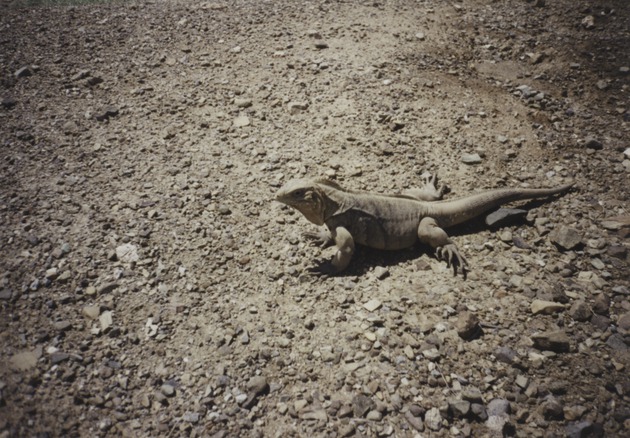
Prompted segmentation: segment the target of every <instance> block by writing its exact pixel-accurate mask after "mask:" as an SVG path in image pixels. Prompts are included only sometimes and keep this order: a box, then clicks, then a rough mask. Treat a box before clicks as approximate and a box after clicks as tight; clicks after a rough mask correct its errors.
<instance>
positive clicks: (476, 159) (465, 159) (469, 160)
mask: <svg viewBox="0 0 630 438" xmlns="http://www.w3.org/2000/svg"><path fill="white" fill-rule="evenodd" d="M462 163H464V164H479V163H481V157H480V156H479V154H477V153H474V154H463V155H462Z"/></svg>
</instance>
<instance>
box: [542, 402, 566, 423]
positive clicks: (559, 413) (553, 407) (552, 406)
mask: <svg viewBox="0 0 630 438" xmlns="http://www.w3.org/2000/svg"><path fill="white" fill-rule="evenodd" d="M542 413H543V417H545V419H546V420H562V419H563V418H564V407H563V406H562V404H561V403H560V402H559V401H558V399H557V398H555V397H549V399H548V400H546V401H545V402H544V403H543V404H542Z"/></svg>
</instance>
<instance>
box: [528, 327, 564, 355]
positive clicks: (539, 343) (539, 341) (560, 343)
mask: <svg viewBox="0 0 630 438" xmlns="http://www.w3.org/2000/svg"><path fill="white" fill-rule="evenodd" d="M532 341H533V342H534V347H535V348H538V349H539V350H548V351H554V352H556V353H566V352H569V351H570V349H571V341H570V340H569V337H568V336H567V334H566V333H565V332H564V331H563V330H558V331H554V332H545V333H538V334H535V335H533V336H532Z"/></svg>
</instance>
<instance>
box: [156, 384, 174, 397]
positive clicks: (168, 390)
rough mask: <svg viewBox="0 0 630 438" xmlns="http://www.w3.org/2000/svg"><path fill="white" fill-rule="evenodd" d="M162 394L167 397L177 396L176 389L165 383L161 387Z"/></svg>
mask: <svg viewBox="0 0 630 438" xmlns="http://www.w3.org/2000/svg"><path fill="white" fill-rule="evenodd" d="M160 392H161V393H162V394H164V395H165V396H167V397H173V396H174V395H175V387H174V386H173V385H171V384H169V383H165V384H163V385H162V386H161V387H160Z"/></svg>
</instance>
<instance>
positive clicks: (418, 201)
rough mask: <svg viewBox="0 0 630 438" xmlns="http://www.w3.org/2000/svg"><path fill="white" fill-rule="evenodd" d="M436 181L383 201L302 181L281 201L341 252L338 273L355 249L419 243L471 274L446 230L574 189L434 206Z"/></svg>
mask: <svg viewBox="0 0 630 438" xmlns="http://www.w3.org/2000/svg"><path fill="white" fill-rule="evenodd" d="M435 182H436V180H435V177H434V178H433V179H432V180H430V181H428V182H427V184H426V185H425V187H424V188H423V189H421V190H414V191H409V192H407V193H406V194H404V195H381V194H374V193H365V192H355V191H349V190H344V189H343V188H341V187H340V186H339V185H338V184H336V183H334V182H332V181H329V180H326V179H296V180H292V181H289V182H288V183H287V184H285V185H284V187H282V188H281V189H280V190H279V191H278V193H277V195H276V200H277V201H279V202H282V203H284V204H286V205H288V206H290V207H293V208H295V209H296V210H298V211H299V212H301V213H302V214H303V215H304V216H305V217H306V219H308V220H309V221H310V222H312V223H314V224H316V225H326V227H327V228H328V233H318V234H317V233H305V234H306V235H307V236H311V237H313V236H317V238H319V239H320V240H322V241H323V242H324V243H328V244H332V243H334V244H335V245H336V246H337V252H336V254H335V256H334V257H333V259H332V261H331V264H332V269H331V270H332V271H334V272H340V271H342V270H344V269H345V268H346V267H347V266H348V264H349V263H350V260H351V259H352V255H353V253H354V249H355V244H360V245H365V246H368V247H371V248H376V249H385V250H397V249H403V248H409V247H411V246H413V245H414V244H415V243H416V242H417V241H418V240H419V241H420V242H422V243H423V244H427V245H430V246H431V247H433V248H434V249H435V250H436V255H437V257H438V258H440V259H445V260H446V262H447V264H448V265H449V266H450V265H451V264H452V265H453V268H454V271H455V273H457V267H458V266H459V267H460V269H461V271H462V273H464V274H465V272H466V271H465V269H466V266H467V262H466V259H465V258H464V257H463V256H462V255H461V254H460V253H459V250H458V249H457V246H456V245H455V243H454V242H453V241H452V240H451V239H450V238H449V237H448V234H446V232H445V231H444V228H448V227H451V226H453V225H458V224H461V223H463V222H466V221H468V220H470V219H473V218H475V217H477V216H479V215H481V214H483V213H486V212H488V211H489V210H492V209H495V208H497V207H499V206H501V205H503V204H505V203H508V202H511V201H517V200H522V199H534V198H543V197H547V196H551V195H555V194H557V193H561V192H564V191H566V190H568V189H569V188H570V187H571V186H572V185H573V184H567V185H564V186H561V187H557V188H552V189H496V190H490V191H486V192H482V193H479V194H475V195H470V196H467V197H464V198H460V199H455V200H449V201H436V202H431V201H434V200H436V199H440V198H441V197H442V190H438V189H437V187H436V185H435Z"/></svg>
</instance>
